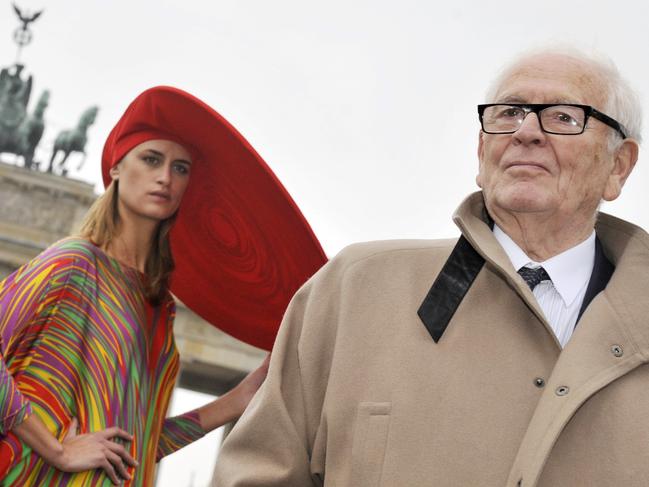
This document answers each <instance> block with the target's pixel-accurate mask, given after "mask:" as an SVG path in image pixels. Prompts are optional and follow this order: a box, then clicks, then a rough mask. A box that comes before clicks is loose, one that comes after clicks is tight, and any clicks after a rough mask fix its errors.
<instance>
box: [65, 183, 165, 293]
mask: <svg viewBox="0 0 649 487" xmlns="http://www.w3.org/2000/svg"><path fill="white" fill-rule="evenodd" d="M118 193H119V186H118V182H117V181H113V182H111V183H110V184H109V185H108V187H107V188H106V191H105V192H104V194H102V195H101V196H100V197H99V198H97V200H96V201H95V202H94V203H93V205H92V206H91V207H90V209H89V210H88V213H86V216H85V217H84V219H83V221H82V223H81V227H80V228H79V232H78V235H79V236H80V237H81V238H85V239H88V240H90V241H91V242H92V243H93V244H95V245H97V246H98V247H100V248H103V249H106V248H108V247H109V246H110V243H111V242H112V240H113V239H114V238H115V237H116V236H117V234H118V231H119V226H120V218H119V211H118V208H117V195H118ZM175 219H176V216H175V215H174V216H171V217H170V218H167V219H166V220H162V221H161V222H160V224H159V225H158V228H157V230H156V233H155V234H154V235H153V238H152V239H151V248H150V250H149V255H148V257H147V260H146V263H145V265H144V273H145V275H146V282H145V289H144V294H145V297H146V298H147V299H148V300H149V301H150V302H151V303H152V304H153V305H158V304H160V303H161V302H162V300H163V299H164V297H165V295H166V293H167V289H168V288H169V278H170V276H171V273H172V272H173V270H174V267H175V264H174V259H173V256H172V254H171V244H170V242H169V232H170V231H171V227H172V226H173V223H174V221H175Z"/></svg>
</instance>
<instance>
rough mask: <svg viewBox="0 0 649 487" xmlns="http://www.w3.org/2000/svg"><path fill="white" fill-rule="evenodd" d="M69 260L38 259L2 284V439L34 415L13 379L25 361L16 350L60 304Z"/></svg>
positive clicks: (0, 367) (0, 291)
mask: <svg viewBox="0 0 649 487" xmlns="http://www.w3.org/2000/svg"><path fill="white" fill-rule="evenodd" d="M67 263H69V262H68V259H56V258H54V259H41V258H36V259H34V260H33V261H31V262H29V263H28V264H26V265H25V266H23V267H21V268H20V269H18V270H17V271H16V272H14V273H13V274H11V275H10V276H9V277H7V278H6V279H5V280H4V281H2V282H0V435H6V434H7V433H8V432H9V431H10V430H11V429H13V428H14V427H16V426H18V425H19V424H20V423H22V422H23V421H24V420H25V419H26V418H27V417H28V416H29V415H30V414H31V413H32V408H31V404H30V402H29V401H28V400H27V399H26V398H25V397H24V395H23V394H22V393H21V392H20V389H19V388H18V386H17V385H16V382H15V381H14V379H13V374H14V373H16V372H18V371H19V370H20V368H21V364H22V363H23V362H24V360H25V358H24V357H19V356H17V357H14V350H15V349H16V346H17V345H19V342H20V341H21V340H25V339H28V337H26V335H27V331H28V329H29V326H30V325H31V324H33V323H35V322H37V321H38V318H39V317H40V316H41V315H43V314H44V313H46V312H47V310H49V309H50V308H51V306H52V305H53V304H55V303H56V300H57V299H58V295H59V294H60V292H61V289H62V287H63V286H62V285H61V284H62V282H64V281H65V280H66V279H67V277H68V276H67V273H66V264H67Z"/></svg>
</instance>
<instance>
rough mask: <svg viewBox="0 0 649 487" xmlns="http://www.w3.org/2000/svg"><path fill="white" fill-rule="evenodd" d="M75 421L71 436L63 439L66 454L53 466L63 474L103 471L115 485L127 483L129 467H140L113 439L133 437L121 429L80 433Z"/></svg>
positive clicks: (72, 425) (57, 459)
mask: <svg viewBox="0 0 649 487" xmlns="http://www.w3.org/2000/svg"><path fill="white" fill-rule="evenodd" d="M77 427H78V423H77V420H76V418H74V419H73V420H72V422H71V423H70V429H69V430H68V434H67V435H66V437H65V438H64V439H63V442H62V445H63V451H62V452H61V454H60V455H58V456H57V457H55V458H54V459H53V461H52V465H53V466H55V467H56V468H58V469H59V470H63V471H64V472H83V471H84V470H91V469H94V468H103V469H104V470H105V472H106V474H107V475H108V477H109V478H110V480H112V482H113V483H114V484H119V483H120V482H121V481H122V480H128V479H130V478H131V476H130V475H129V474H128V471H127V465H129V466H131V467H137V465H138V463H137V462H136V461H135V459H134V458H133V457H132V456H131V455H130V454H129V453H128V451H126V448H124V447H123V446H122V445H120V444H119V443H115V442H114V441H112V440H113V439H114V438H120V439H122V440H126V441H131V440H132V439H133V437H132V436H131V435H130V434H128V433H127V432H126V431H124V430H123V429H121V428H118V427H116V426H113V427H112V428H106V429H105V430H102V431H98V432H96V433H87V434H84V435H78V434H77Z"/></svg>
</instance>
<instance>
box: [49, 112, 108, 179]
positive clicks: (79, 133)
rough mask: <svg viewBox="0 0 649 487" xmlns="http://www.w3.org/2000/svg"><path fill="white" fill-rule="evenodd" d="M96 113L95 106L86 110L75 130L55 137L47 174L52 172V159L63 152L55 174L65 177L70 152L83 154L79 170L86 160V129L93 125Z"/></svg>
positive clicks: (65, 131) (66, 131)
mask: <svg viewBox="0 0 649 487" xmlns="http://www.w3.org/2000/svg"><path fill="white" fill-rule="evenodd" d="M98 111H99V108H98V107H96V106H93V107H90V108H88V109H87V110H86V111H85V112H83V114H82V115H81V118H80V119H79V123H77V126H76V127H75V128H73V129H71V130H63V131H61V132H60V133H59V135H57V136H56V139H55V140H54V149H53V150H52V157H51V158H50V165H49V167H48V168H47V172H50V173H51V172H53V171H54V159H55V158H56V156H57V155H58V153H59V151H61V152H63V159H61V160H60V161H59V162H58V163H57V172H60V173H61V174H62V175H63V176H65V175H67V173H68V169H67V168H66V167H65V161H66V160H67V159H68V156H69V155H70V154H71V153H72V152H81V153H82V154H83V159H82V160H81V162H80V163H79V166H78V167H77V171H78V170H80V169H81V167H82V166H83V163H84V162H85V160H86V158H85V156H86V152H85V148H86V142H87V141H88V137H87V135H86V133H87V132H88V127H90V126H91V125H92V124H93V123H95V119H96V118H97V112H98Z"/></svg>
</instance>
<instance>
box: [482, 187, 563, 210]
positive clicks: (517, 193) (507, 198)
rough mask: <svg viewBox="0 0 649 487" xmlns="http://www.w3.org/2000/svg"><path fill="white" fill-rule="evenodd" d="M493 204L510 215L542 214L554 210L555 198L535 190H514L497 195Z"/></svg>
mask: <svg viewBox="0 0 649 487" xmlns="http://www.w3.org/2000/svg"><path fill="white" fill-rule="evenodd" d="M493 200H494V201H493V203H494V204H495V205H496V206H498V207H499V208H501V209H502V210H504V211H506V212H509V213H540V212H544V211H548V210H551V209H552V206H553V205H552V201H553V198H551V197H550V195H548V194H546V193H545V192H540V191H538V190H536V189H535V188H512V190H510V191H505V192H503V193H502V194H497V195H495V198H493Z"/></svg>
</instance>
